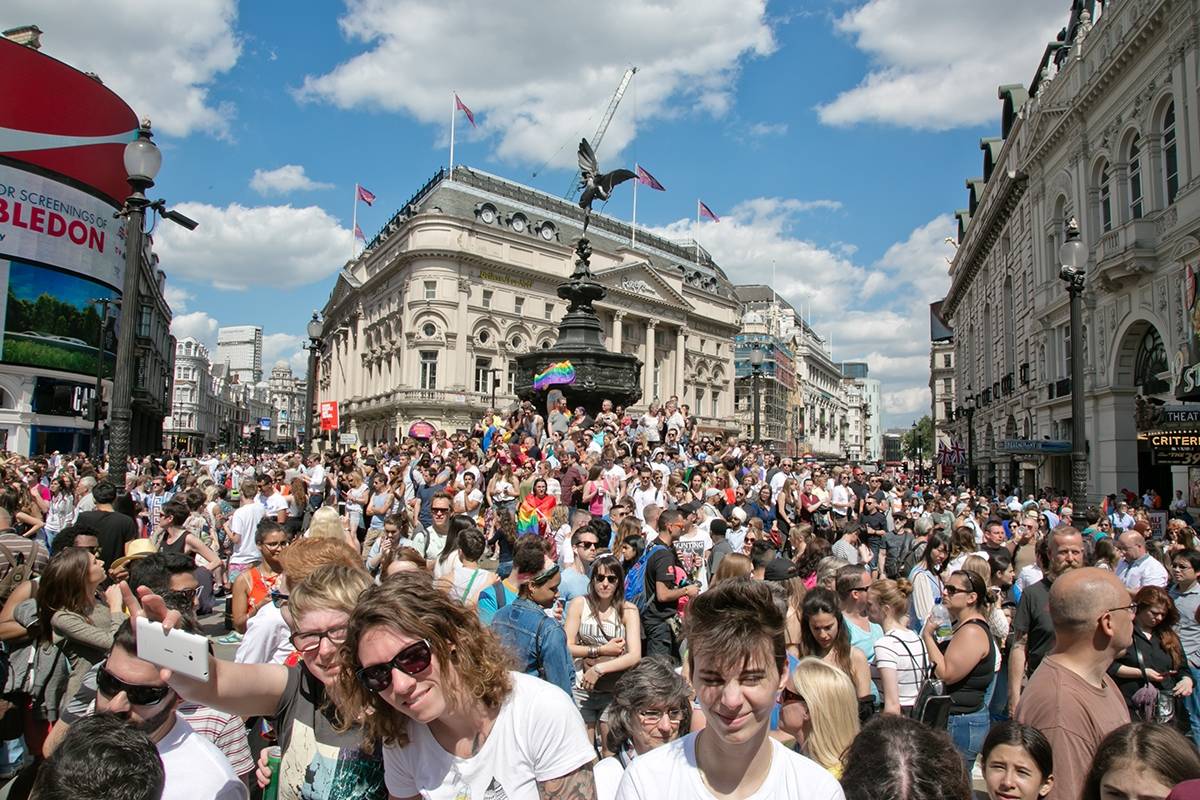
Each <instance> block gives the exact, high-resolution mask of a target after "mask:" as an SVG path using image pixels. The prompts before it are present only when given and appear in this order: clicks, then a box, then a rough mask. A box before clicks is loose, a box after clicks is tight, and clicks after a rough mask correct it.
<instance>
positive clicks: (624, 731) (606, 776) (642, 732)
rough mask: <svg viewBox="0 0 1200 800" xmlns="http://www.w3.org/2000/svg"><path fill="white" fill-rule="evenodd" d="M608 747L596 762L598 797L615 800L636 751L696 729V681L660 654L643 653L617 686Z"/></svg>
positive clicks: (610, 708)
mask: <svg viewBox="0 0 1200 800" xmlns="http://www.w3.org/2000/svg"><path fill="white" fill-rule="evenodd" d="M607 716H608V733H607V734H606V735H605V737H604V747H605V751H606V752H609V753H612V755H610V756H608V757H607V758H603V759H601V760H600V762H599V763H598V764H596V766H595V768H594V770H593V771H594V772H595V777H596V798H597V800H613V798H615V797H616V795H617V787H618V786H619V785H620V783H621V777H622V776H623V775H624V774H625V768H626V767H628V766H629V762H631V761H632V760H633V759H634V758H636V757H637V756H640V755H641V754H642V753H648V752H650V751H651V750H653V749H655V748H656V747H662V746H663V745H664V744H668V743H669V742H673V741H675V740H676V739H678V738H679V737H680V736H686V735H687V734H688V733H689V732H690V731H691V727H692V726H691V720H692V687H691V686H688V683H687V681H685V680H684V679H683V678H682V677H681V676H680V675H679V673H677V672H676V671H675V670H674V669H673V668H672V667H671V664H670V663H668V662H667V661H665V660H664V659H661V658H646V659H642V661H641V662H639V663H638V665H637V666H636V667H634V668H632V669H630V670H627V671H626V672H625V674H623V675H622V676H621V677H620V679H619V680H618V681H617V682H616V685H615V686H614V687H613V699H612V704H611V705H609V707H608V712H607Z"/></svg>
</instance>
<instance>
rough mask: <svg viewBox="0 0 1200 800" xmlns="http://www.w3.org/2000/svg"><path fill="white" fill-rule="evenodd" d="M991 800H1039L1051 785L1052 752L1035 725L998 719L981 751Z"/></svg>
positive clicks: (1052, 769)
mask: <svg viewBox="0 0 1200 800" xmlns="http://www.w3.org/2000/svg"><path fill="white" fill-rule="evenodd" d="M980 757H981V758H982V763H983V781H984V783H985V784H986V786H987V794H988V798H989V799H990V800H1039V799H1040V798H1043V797H1045V796H1046V795H1048V794H1049V793H1050V790H1051V789H1052V788H1054V753H1053V751H1052V749H1051V747H1050V741H1049V740H1048V739H1047V738H1046V737H1045V736H1043V735H1042V732H1041V731H1039V730H1038V729H1037V728H1034V727H1031V726H1029V725H1022V724H1021V723H1019V722H1011V721H1010V722H1000V723H997V724H996V725H994V726H993V727H992V729H991V730H990V731H988V735H987V738H986V739H984V740H983V749H982V750H981V751H980Z"/></svg>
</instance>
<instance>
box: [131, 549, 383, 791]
mask: <svg viewBox="0 0 1200 800" xmlns="http://www.w3.org/2000/svg"><path fill="white" fill-rule="evenodd" d="M331 562H333V563H331ZM318 564H319V566H318ZM283 567H284V579H285V580H288V579H290V578H291V577H295V578H301V576H302V579H301V580H298V581H295V582H292V583H288V585H287V591H288V594H287V595H286V596H285V595H283V594H282V593H281V592H280V593H276V597H275V598H273V599H274V600H275V601H276V602H278V603H280V604H281V605H282V608H280V609H279V610H280V611H281V612H282V613H283V615H284V617H285V619H287V620H288V622H289V625H290V628H291V632H292V633H291V636H290V642H291V645H292V646H293V647H294V648H295V650H296V653H297V654H298V655H299V662H298V663H297V664H296V666H284V665H283V664H277V663H269V664H263V663H257V664H253V663H236V662H230V661H226V660H224V659H217V658H215V657H213V656H210V657H209V676H210V677H209V680H208V681H207V682H201V681H197V680H194V679H192V678H189V677H187V676H185V675H181V674H179V673H171V672H169V671H166V672H164V674H165V676H166V679H167V683H168V684H169V685H170V686H171V688H172V689H174V690H175V691H176V692H178V693H179V694H180V696H182V697H184V698H185V699H187V700H191V701H194V702H197V703H200V704H202V705H206V706H211V707H212V708H216V709H218V710H220V711H226V712H229V713H232V714H238V715H239V716H242V717H246V718H249V717H264V718H267V719H270V720H272V721H273V722H274V726H273V727H274V730H275V733H276V736H277V743H278V745H279V747H280V748H281V750H282V761H281V762H280V765H279V794H278V797H279V798H281V800H282V799H283V798H289V799H290V800H299V799H300V798H304V799H305V800H310V799H312V800H341V799H342V798H352V800H377V799H378V798H381V797H383V796H385V795H384V790H383V764H382V761H381V758H380V755H379V749H378V743H377V742H370V741H367V740H364V738H363V729H362V728H361V726H360V725H359V724H358V723H357V722H356V718H355V717H353V716H347V715H345V714H343V713H341V712H340V711H339V708H340V696H339V695H340V689H339V685H340V684H339V683H338V679H339V675H340V673H341V671H342V666H343V661H342V657H341V654H340V650H341V646H342V643H343V642H344V641H345V637H346V631H347V623H348V621H349V619H350V613H351V611H352V610H353V609H354V606H355V604H356V603H357V602H358V598H359V597H360V596H361V595H362V594H363V592H364V591H366V589H367V588H368V587H369V586H370V585H371V584H372V583H373V581H372V579H371V576H370V575H368V574H367V572H366V570H364V569H362V567H361V565H360V562H359V559H358V554H357V553H356V552H355V551H354V550H353V549H352V548H350V547H349V546H348V545H345V544H343V543H341V542H337V541H335V540H330V539H313V540H310V539H304V540H301V541H299V542H296V543H295V544H294V545H292V546H291V547H289V548H288V550H287V553H286V555H285V556H284V559H283ZM142 591H143V592H144V594H142V596H141V598H140V604H139V601H138V599H136V598H134V597H133V595H132V593H129V592H128V591H127V592H126V593H125V603H126V605H127V606H128V607H129V608H130V609H131V613H132V614H133V615H134V616H136V615H137V614H144V615H145V616H147V617H148V618H150V619H152V620H159V621H162V622H163V626H164V627H168V628H169V627H172V626H174V625H175V624H176V622H177V621H178V619H179V616H178V612H175V611H171V612H168V611H167V607H166V605H165V604H164V603H163V600H162V598H161V597H159V596H157V595H154V594H152V593H150V592H149V591H148V590H145V589H143V590H142ZM272 606H274V603H272ZM270 776H271V770H270V768H269V767H267V766H266V751H264V753H263V757H261V758H260V760H259V769H258V775H257V777H258V782H259V784H260V785H262V786H265V785H266V784H267V783H268V781H269V780H270Z"/></svg>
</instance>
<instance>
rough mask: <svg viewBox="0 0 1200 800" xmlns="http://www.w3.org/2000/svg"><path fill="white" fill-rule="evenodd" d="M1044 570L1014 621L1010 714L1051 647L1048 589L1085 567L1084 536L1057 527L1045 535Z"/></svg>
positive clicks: (1026, 593) (1052, 636) (1019, 605)
mask: <svg viewBox="0 0 1200 800" xmlns="http://www.w3.org/2000/svg"><path fill="white" fill-rule="evenodd" d="M1045 543H1046V554H1045V560H1046V570H1045V573H1044V575H1043V577H1042V579H1041V580H1040V581H1038V582H1037V583H1034V584H1031V585H1030V586H1029V587H1027V588H1026V589H1025V591H1024V592H1023V593H1022V594H1021V602H1020V603H1019V604H1018V605H1017V613H1016V614H1015V615H1014V617H1013V633H1014V635H1015V638H1014V639H1013V644H1012V649H1011V650H1010V651H1009V656H1008V708H1009V713H1010V714H1012V713H1014V712H1015V710H1016V708H1017V702H1018V701H1019V700H1020V699H1021V686H1022V683H1023V682H1024V680H1025V678H1026V676H1028V675H1032V674H1033V671H1034V670H1036V669H1037V668H1038V665H1039V664H1041V662H1042V658H1044V657H1045V655H1046V654H1047V653H1049V652H1050V650H1051V649H1052V648H1053V647H1054V620H1053V619H1052V618H1051V616H1050V588H1051V587H1052V586H1053V585H1054V581H1055V580H1057V579H1058V578H1060V577H1062V576H1063V575H1064V574H1065V573H1067V572H1070V571H1071V570H1073V569H1079V568H1080V567H1082V566H1084V553H1083V534H1081V533H1080V532H1079V531H1078V530H1076V529H1075V528H1068V527H1066V526H1065V525H1060V526H1059V527H1057V528H1055V529H1054V530H1052V531H1050V533H1049V534H1047V536H1046V539H1045Z"/></svg>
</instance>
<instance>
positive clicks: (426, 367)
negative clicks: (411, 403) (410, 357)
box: [421, 350, 438, 391]
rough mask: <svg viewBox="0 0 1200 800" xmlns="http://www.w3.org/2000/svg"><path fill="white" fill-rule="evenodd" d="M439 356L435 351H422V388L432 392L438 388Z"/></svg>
mask: <svg viewBox="0 0 1200 800" xmlns="http://www.w3.org/2000/svg"><path fill="white" fill-rule="evenodd" d="M437 366H438V354H437V351H435V350H422V351H421V388H422V389H424V390H425V391H432V390H433V389H436V388H437Z"/></svg>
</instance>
